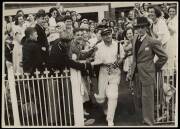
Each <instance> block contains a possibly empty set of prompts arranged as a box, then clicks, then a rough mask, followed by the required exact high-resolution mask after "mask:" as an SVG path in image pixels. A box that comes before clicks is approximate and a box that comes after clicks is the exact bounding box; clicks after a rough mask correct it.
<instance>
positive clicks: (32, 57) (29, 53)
mask: <svg viewBox="0 0 180 129" xmlns="http://www.w3.org/2000/svg"><path fill="white" fill-rule="evenodd" d="M40 50H41V46H40V45H39V44H38V43H37V42H35V41H32V40H28V41H26V43H24V45H23V48H22V51H23V70H24V72H27V73H31V74H32V73H34V72H35V70H36V68H37V69H38V70H40V71H41V72H42V71H43V70H44V68H43V67H44V66H43V61H44V60H43V56H42V54H41V53H40Z"/></svg>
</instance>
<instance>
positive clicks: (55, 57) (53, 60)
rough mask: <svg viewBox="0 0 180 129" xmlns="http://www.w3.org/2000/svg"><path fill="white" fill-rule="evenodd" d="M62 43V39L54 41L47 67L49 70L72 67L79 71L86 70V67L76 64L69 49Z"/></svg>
mask: <svg viewBox="0 0 180 129" xmlns="http://www.w3.org/2000/svg"><path fill="white" fill-rule="evenodd" d="M63 44H65V43H61V41H60V39H57V40H55V41H54V44H53V45H52V48H51V51H50V53H49V56H48V60H47V65H48V68H49V69H52V68H53V69H55V70H60V71H61V72H62V70H63V69H64V68H65V67H71V68H74V69H78V70H82V71H83V70H85V65H84V64H81V63H78V62H75V61H73V60H72V59H70V57H69V55H68V54H69V53H68V49H67V47H66V46H64V45H63Z"/></svg>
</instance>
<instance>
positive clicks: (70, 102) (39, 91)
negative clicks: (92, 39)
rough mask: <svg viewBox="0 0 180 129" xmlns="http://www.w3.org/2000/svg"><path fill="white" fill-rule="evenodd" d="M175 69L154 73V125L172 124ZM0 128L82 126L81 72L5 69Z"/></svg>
mask: <svg viewBox="0 0 180 129" xmlns="http://www.w3.org/2000/svg"><path fill="white" fill-rule="evenodd" d="M176 81H177V80H176V69H166V70H163V71H162V72H159V73H157V86H156V88H155V105H154V106H155V112H154V114H155V123H156V124H169V123H174V122H175V115H176V113H177V112H175V109H176V102H177V100H176V99H177V97H176V94H177V93H176ZM2 95H3V98H2V114H3V115H2V125H3V126H5V127H6V126H8V127H9V126H16V127H17V126H19V127H21V126H41V127H42V126H83V125H84V118H83V100H82V95H83V87H82V85H81V74H80V71H77V70H74V69H70V71H69V70H67V69H66V70H64V72H63V73H62V74H60V73H59V71H56V72H55V73H54V74H53V75H50V74H49V71H47V70H45V71H44V73H43V74H40V72H39V71H36V72H35V76H30V75H28V74H24V75H21V74H15V75H13V69H12V68H10V69H8V80H5V76H4V77H3V86H2Z"/></svg>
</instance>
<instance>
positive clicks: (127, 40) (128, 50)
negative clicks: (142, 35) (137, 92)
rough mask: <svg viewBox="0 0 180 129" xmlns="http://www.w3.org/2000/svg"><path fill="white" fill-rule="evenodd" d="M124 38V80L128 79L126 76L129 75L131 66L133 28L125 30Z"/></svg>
mask: <svg viewBox="0 0 180 129" xmlns="http://www.w3.org/2000/svg"><path fill="white" fill-rule="evenodd" d="M124 34H125V37H124V44H123V48H124V52H125V57H126V58H125V60H124V65H123V70H124V72H125V73H126V75H127V77H126V80H127V79H128V76H129V75H130V69H131V64H132V40H133V37H134V30H133V28H131V27H129V28H127V29H126V30H125V33H124Z"/></svg>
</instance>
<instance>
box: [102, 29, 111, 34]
mask: <svg viewBox="0 0 180 129" xmlns="http://www.w3.org/2000/svg"><path fill="white" fill-rule="evenodd" d="M108 33H112V29H110V28H105V29H103V30H102V32H101V36H104V35H106V34H108Z"/></svg>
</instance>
